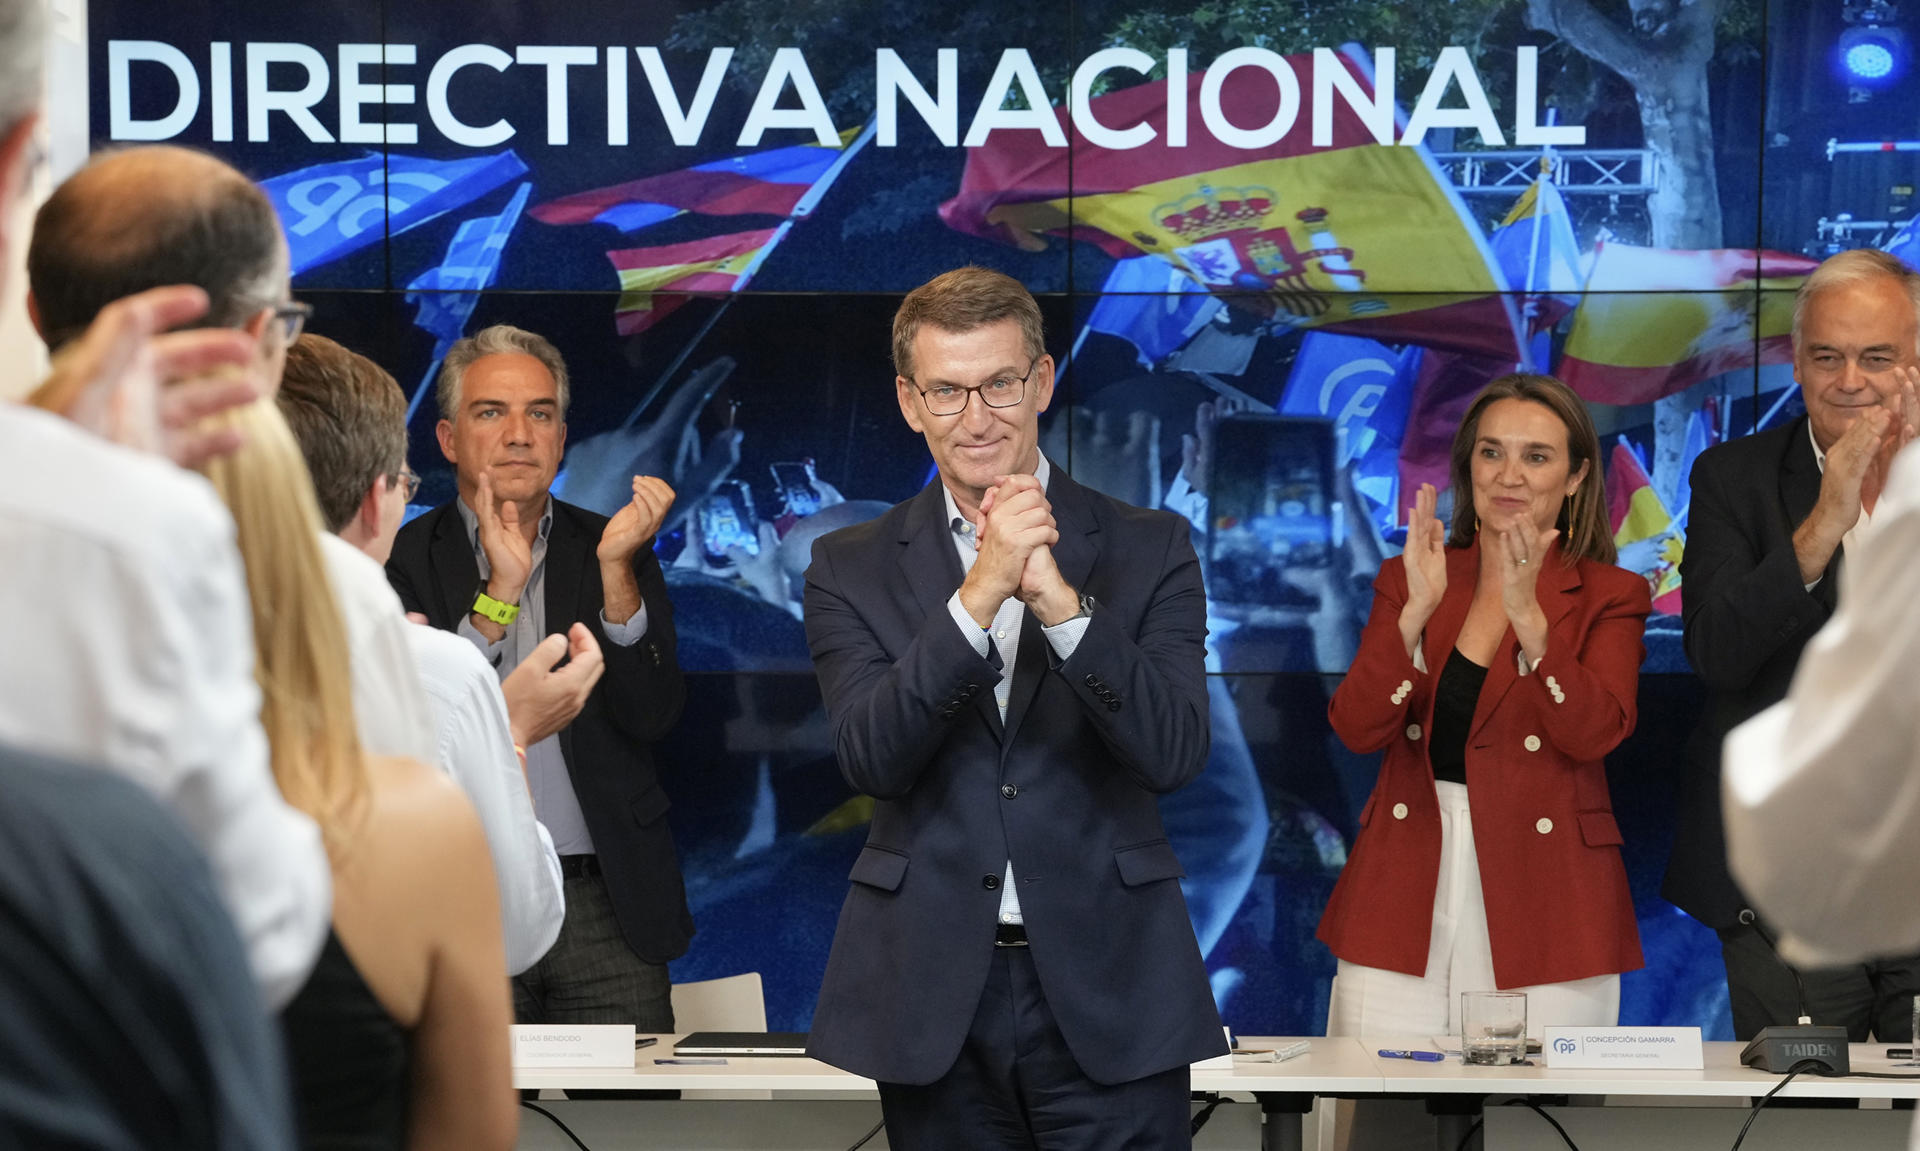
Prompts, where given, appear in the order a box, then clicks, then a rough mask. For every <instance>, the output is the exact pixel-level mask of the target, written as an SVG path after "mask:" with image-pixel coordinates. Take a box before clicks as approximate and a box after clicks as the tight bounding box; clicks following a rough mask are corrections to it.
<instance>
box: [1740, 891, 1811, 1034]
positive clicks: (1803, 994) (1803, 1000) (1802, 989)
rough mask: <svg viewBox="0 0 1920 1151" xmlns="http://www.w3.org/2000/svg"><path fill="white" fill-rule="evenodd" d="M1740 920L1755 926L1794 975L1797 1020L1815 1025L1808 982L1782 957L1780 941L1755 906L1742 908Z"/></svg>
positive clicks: (1743, 923)
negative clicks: (1810, 1010) (1769, 929)
mask: <svg viewBox="0 0 1920 1151" xmlns="http://www.w3.org/2000/svg"><path fill="white" fill-rule="evenodd" d="M1740 922H1741V924H1742V925H1743V926H1746V927H1751V928H1753V930H1754V932H1755V933H1756V934H1758V935H1759V936H1760V938H1761V940H1762V941H1763V942H1764V943H1766V945H1767V946H1768V947H1769V948H1771V949H1772V951H1773V960H1774V962H1775V963H1778V964H1779V965H1780V966H1782V967H1784V968H1786V970H1787V974H1788V975H1791V976H1793V1004H1794V1007H1795V1008H1797V1009H1798V1016H1799V1017H1798V1020H1797V1022H1798V1023H1799V1024H1800V1026H1802V1027H1811V1026H1813V1016H1811V1015H1809V1014H1807V984H1806V981H1805V980H1803V979H1801V978H1800V969H1799V968H1797V967H1795V966H1794V965H1793V964H1791V963H1788V962H1787V961H1786V960H1785V959H1782V958H1781V957H1780V941H1779V940H1778V939H1776V938H1774V936H1773V933H1772V932H1771V931H1768V930H1767V929H1766V928H1765V927H1763V926H1762V925H1761V923H1760V917H1759V916H1758V915H1755V914H1754V913H1753V908H1751V907H1743V908H1741V909H1740Z"/></svg>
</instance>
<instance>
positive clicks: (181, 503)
mask: <svg viewBox="0 0 1920 1151" xmlns="http://www.w3.org/2000/svg"><path fill="white" fill-rule="evenodd" d="M0 603H4V604H5V605H6V607H7V611H8V613H9V616H10V619H9V626H8V637H7V644H6V645H5V654H4V655H0V741H4V742H7V743H11V744H14V745H17V746H20V747H26V748H31V749H35V750H39V751H46V752H52V753H55V754H58V755H64V756H67V757H69V758H74V759H80V760H86V761H91V762H93V763H97V764H100V765H102V766H105V767H107V768H110V769H112V770H113V771H115V772H117V773H118V774H121V775H124V776H126V777H127V778H129V779H131V780H133V781H134V782H136V783H139V784H141V785H142V786H144V787H146V788H147V790H148V791H149V792H151V793H152V794H154V795H156V796H158V797H159V798H160V799H161V801H162V802H164V803H166V804H168V805H169V806H170V807H172V808H173V810H174V812H175V813H176V814H177V815H178V816H179V817H180V818H181V820H182V821H183V822H184V823H185V824H186V827H187V830H188V831H189V832H190V833H191V834H192V835H193V837H194V838H195V840H197V841H198V842H199V844H200V847H201V849H202V850H204V851H205V852H206V853H207V858H208V861H209V862H210V863H211V864H212V865H213V873H214V877H215V878H216V879H217V880H218V882H219V885H220V891H221V894H222V896H223V897H224V898H225V900H226V904H227V909H228V911H230V912H231V913H232V915H233V918H234V922H235V924H236V925H237V926H238V928H239V930H240V937H241V939H242V940H243V941H244V942H245V944H246V947H247V956H248V959H249V960H250V961H251V962H252V965H253V971H254V974H255V976H257V977H258V978H259V981H260V986H261V990H262V992H263V993H264V995H265V998H266V1000H267V1002H268V1003H269V1004H270V1005H271V1006H273V1007H275V1008H278V1007H280V1006H282V1005H284V1004H285V1003H286V1002H287V1001H288V1000H289V999H291V998H293V995H294V993H295V992H296V991H298V990H299V989H300V987H301V985H302V984H303V983H305V982H306V978H307V972H308V971H309V969H310V968H311V967H312V965H313V961H314V959H315V957H317V956H318V955H319V953H320V947H321V944H322V943H323V942H324V941H325V940H326V935H327V927H328V923H329V922H330V920H331V919H332V914H333V888H332V875H331V872H330V871H329V869H328V865H327V856H326V852H325V850H324V849H323V848H322V846H321V843H320V833H319V830H318V829H317V828H315V827H314V825H313V822H312V821H311V820H309V819H308V818H307V817H306V816H304V815H302V814H301V813H300V812H298V811H295V810H294V809H293V808H292V807H289V806H288V805H287V803H286V801H285V800H284V799H282V798H281V795H280V791H279V788H278V787H276V786H275V784H274V781H273V775H272V772H271V769H270V768H269V766H268V759H267V743H266V736H265V733H264V732H263V731H262V730H261V727H260V691H259V688H258V687H257V686H256V684H255V682H254V678H253V663H254V659H253V624H252V616H251V613H250V609H249V607H248V601H247V584H246V577H245V572H244V570H243V569H242V567H241V563H240V556H239V553H238V551H237V550H236V549H235V546H234V533H233V520H232V517H230V516H229V515H228V514H227V510H226V508H225V506H223V505H222V504H221V503H220V500H219V498H218V497H217V496H215V494H214V492H213V489H212V488H211V487H209V486H208V485H207V483H206V481H205V480H203V479H201V478H200V477H199V476H196V475H193V474H191V473H189V472H185V471H182V470H180V469H179V468H176V467H174V466H173V465H172V464H170V463H167V462H165V461H163V460H160V459H157V458H155V457H151V456H146V455H142V454H140V453H136V452H131V451H128V450H126V449H124V448H120V447H117V446H115V445H113V444H109V443H107V442H105V441H103V440H100V439H98V438H96V437H94V436H91V435H89V434H87V433H85V432H83V431H81V430H80V429H78V428H76V427H74V426H73V425H71V424H69V423H67V422H66V421H65V420H62V419H59V418H57V417H55V416H51V415H48V414H46V413H44V412H40V411H35V410H32V409H28V408H25V407H20V406H18V405H14V404H8V403H0Z"/></svg>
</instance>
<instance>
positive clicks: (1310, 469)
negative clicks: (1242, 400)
mask: <svg viewBox="0 0 1920 1151" xmlns="http://www.w3.org/2000/svg"><path fill="white" fill-rule="evenodd" d="M1333 444H1334V440H1333V425H1332V423H1330V422H1329V421H1327V420H1318V419H1309V418H1304V417H1297V416H1277V415H1235V416H1230V417H1228V418H1226V419H1224V420H1221V421H1220V423H1219V424H1217V425H1216V426H1215V428H1214V445H1213V474H1212V477H1211V483H1210V486H1211V488H1212V491H1211V492H1210V493H1209V504H1208V513H1209V519H1208V531H1207V559H1208V565H1207V583H1208V588H1207V591H1208V595H1209V597H1210V598H1212V599H1213V600H1215V601H1217V602H1220V603H1231V604H1250V605H1262V606H1268V607H1279V608H1308V609H1311V608H1314V607H1317V606H1319V604H1318V600H1317V598H1316V597H1315V596H1314V595H1313V594H1312V593H1310V592H1307V591H1305V590H1302V588H1301V587H1299V586H1298V584H1297V582H1296V581H1292V580H1289V579H1288V578H1287V575H1288V573H1289V572H1297V571H1311V570H1313V569H1325V568H1329V567H1332V566H1333V563H1334V559H1335V553H1336V552H1337V551H1338V550H1339V549H1340V547H1341V546H1342V545H1343V544H1344V543H1345V540H1344V539H1342V522H1341V509H1340V504H1339V502H1338V501H1337V500H1335V499H1334V498H1333V492H1334V490H1335V488H1334V475H1333Z"/></svg>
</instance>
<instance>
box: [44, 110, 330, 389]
mask: <svg viewBox="0 0 1920 1151" xmlns="http://www.w3.org/2000/svg"><path fill="white" fill-rule="evenodd" d="M27 281H28V285H29V293H30V294H29V296H28V299H27V308H28V311H29V312H30V313H31V314H32V317H33V322H34V326H35V327H36V328H37V329H39V331H40V334H41V336H42V337H43V338H44V339H45V340H46V342H47V346H48V347H49V348H50V349H53V350H55V351H58V350H59V349H60V348H61V347H63V346H64V345H65V344H66V343H67V342H68V341H70V340H71V339H73V338H74V337H75V336H77V335H79V334H80V333H81V332H83V331H85V330H86V327H87V325H88V324H90V323H92V322H93V318H94V317H95V316H96V315H98V314H99V313H100V310H101V309H102V308H104V307H106V306H107V305H108V304H109V303H112V302H113V301H114V300H117V299H119V298H120V297H122V296H129V295H132V294H134V293H136V292H142V291H145V290H147V289H148V288H154V287H158V286H160V285H162V284H193V285H196V286H198V287H200V288H202V289H204V290H205V291H206V293H207V297H208V307H207V312H206V315H205V316H203V317H201V319H200V320H198V321H197V322H196V326H198V327H206V328H238V329H240V330H241V331H244V332H245V333H247V334H248V335H249V336H252V337H254V339H255V340H256V341H257V343H258V345H259V349H260V352H259V354H260V359H261V376H262V378H264V379H265V380H267V381H268V382H269V384H270V385H272V386H277V384H278V382H279V379H280V371H281V368H282V366H283V365H284V364H285V362H286V355H287V345H288V344H290V343H292V342H293V339H294V337H296V336H298V335H299V334H300V328H301V326H302V325H303V324H304V323H305V322H306V318H307V316H308V315H310V314H311V313H312V311H313V309H312V308H310V307H308V306H307V305H305V304H301V303H296V302H295V301H294V300H293V299H292V281H291V278H290V275H289V272H288V261H287V245H286V241H285V240H284V239H282V237H281V234H280V220H279V217H278V216H277V215H275V213H274V210H273V202H272V201H271V200H269V199H267V197H266V194H265V193H263V192H261V191H260V189H259V188H258V187H257V186H256V185H255V184H254V183H253V181H251V180H249V179H247V178H246V177H245V176H244V175H242V174H241V173H239V172H238V171H236V170H234V169H233V168H232V167H230V166H229V165H227V164H225V163H223V162H222V161H220V160H217V159H215V158H214V157H212V156H209V155H206V154H205V153H202V152H195V151H193V150H191V149H188V148H173V147H146V148H128V149H125V150H122V151H117V152H109V153H106V154H105V155H103V156H101V157H99V158H97V159H95V160H94V161H93V162H92V163H90V164H88V165H87V166H86V167H85V168H82V169H81V170H80V171H78V172H76V173H74V174H73V175H72V176H71V177H69V178H68V179H67V181H66V182H65V183H63V184H61V185H60V187H59V188H58V189H56V190H55V192H54V194H53V196H52V197H50V198H49V199H48V200H47V202H46V204H45V205H43V206H42V207H41V209H40V213H39V215H38V217H37V218H36V219H35V221H34V231H33V242H32V246H31V247H30V248H29V249H28V251H27Z"/></svg>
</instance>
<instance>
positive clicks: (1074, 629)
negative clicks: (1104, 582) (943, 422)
mask: <svg viewBox="0 0 1920 1151" xmlns="http://www.w3.org/2000/svg"><path fill="white" fill-rule="evenodd" d="M1052 476H1053V468H1052V467H1051V466H1050V465H1049V464H1048V463H1047V457H1045V456H1041V457H1040V466H1039V467H1036V468H1034V469H1033V478H1034V479H1036V480H1039V481H1040V489H1041V490H1042V491H1045V490H1046V487H1047V481H1048V480H1049V479H1051V478H1052ZM940 492H941V494H942V495H944V496H945V497H946V498H947V523H948V524H950V525H952V528H953V547H954V550H955V551H957V552H959V553H960V567H961V569H962V570H963V571H967V572H971V571H973V562H974V560H976V559H977V558H979V555H980V549H979V544H978V543H977V542H976V541H975V539H974V525H973V524H972V523H970V522H968V520H967V518H966V517H965V516H963V515H961V514H960V505H959V504H958V503H956V502H954V498H953V493H952V492H950V491H948V490H946V486H945V485H944V484H943V485H941V489H940ZM947 611H948V612H949V613H950V614H951V615H952V616H953V622H954V624H955V625H956V626H958V627H959V628H960V633H961V634H962V635H964V636H966V637H967V642H969V643H971V644H972V645H973V650H975V651H977V652H979V653H980V655H981V657H982V658H984V657H985V656H986V654H987V644H989V643H991V644H993V646H994V647H995V648H997V649H998V650H999V652H1000V680H999V682H998V683H996V684H995V685H994V688H993V702H994V703H996V704H998V705H999V707H1000V721H1001V722H1002V723H1005V722H1006V719H1007V701H1008V700H1009V699H1011V698H1012V697H1013V669H1014V663H1015V661H1016V660H1017V659H1018V658H1019V656H1020V629H1021V627H1022V626H1024V625H1025V623H1026V616H1027V605H1025V604H1023V603H1021V602H1020V601H1019V599H1017V598H1015V597H1013V596H1008V597H1007V598H1006V599H1005V600H1003V601H1001V604H1000V610H998V611H996V612H995V613H994V614H993V623H992V624H991V625H989V626H988V627H984V628H983V627H981V626H980V625H979V624H977V623H975V622H974V620H973V617H972V616H970V615H968V614H967V609H966V608H964V607H961V606H960V592H959V590H958V589H957V588H956V589H955V590H954V593H953V595H952V597H950V598H949V599H948V600H947ZM1090 622H1092V621H1090V620H1089V619H1088V618H1087V617H1086V616H1076V617H1074V618H1073V619H1070V620H1063V621H1061V622H1060V623H1057V624H1054V625H1053V626H1052V627H1042V628H1041V629H1040V632H1041V634H1042V635H1044V636H1046V637H1047V646H1048V647H1051V648H1052V649H1053V654H1055V655H1057V656H1059V657H1060V658H1061V659H1062V660H1065V659H1067V658H1069V657H1070V656H1072V655H1073V653H1074V651H1075V650H1076V649H1077V648H1079V646H1080V640H1081V637H1083V636H1085V635H1086V634H1087V624H1088V623H1090ZM1000 922H1002V923H1025V922H1026V918H1025V917H1024V916H1023V915H1022V914H1021V912H1020V896H1019V893H1018V892H1016V891H1015V890H1014V886H1013V860H1011V859H1009V860H1007V874H1006V878H1005V880H1004V881H1003V882H1002V883H1001V885H1000Z"/></svg>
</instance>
